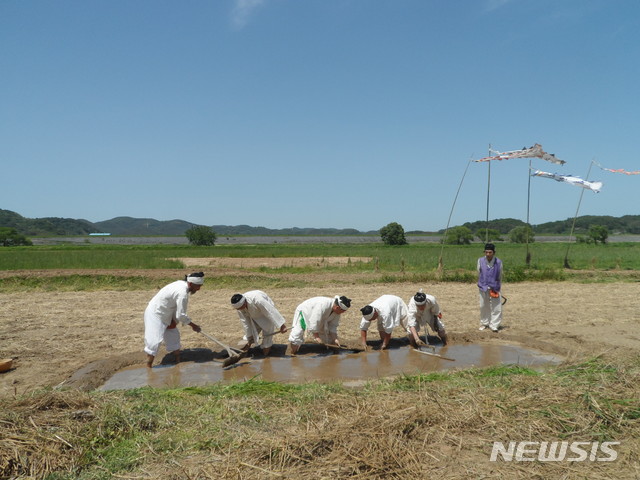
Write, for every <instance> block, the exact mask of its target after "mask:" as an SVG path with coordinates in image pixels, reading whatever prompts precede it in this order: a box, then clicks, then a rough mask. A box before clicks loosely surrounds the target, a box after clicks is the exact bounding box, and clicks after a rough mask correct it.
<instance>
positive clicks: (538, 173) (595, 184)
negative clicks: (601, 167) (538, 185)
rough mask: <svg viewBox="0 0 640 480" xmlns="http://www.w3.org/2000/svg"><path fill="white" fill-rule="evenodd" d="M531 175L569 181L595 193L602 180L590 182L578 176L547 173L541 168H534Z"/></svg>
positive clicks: (600, 186)
mask: <svg viewBox="0 0 640 480" xmlns="http://www.w3.org/2000/svg"><path fill="white" fill-rule="evenodd" d="M531 176H532V177H544V178H551V179H553V180H555V181H556V182H563V183H569V184H571V185H576V186H578V187H582V188H586V189H587V190H591V191H592V192H596V193H599V192H600V189H601V188H602V182H590V181H588V180H583V179H582V178H580V177H574V176H573V175H560V174H558V173H549V172H543V171H541V170H534V171H533V173H532V174H531Z"/></svg>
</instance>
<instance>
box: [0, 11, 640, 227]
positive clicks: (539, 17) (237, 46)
mask: <svg viewBox="0 0 640 480" xmlns="http://www.w3.org/2000/svg"><path fill="white" fill-rule="evenodd" d="M639 32H640V2H637V0H455V1H451V0H207V1H203V0H189V1H186V2H185V1H180V2H179V1H166V0H136V1H131V0H100V1H98V0H60V1H55V2H52V1H36V0H0V46H1V48H0V162H1V163H2V177H3V181H2V188H1V189H0V208H2V209H6V210H12V211H15V212H17V213H19V214H21V215H23V216H25V217H28V218H39V217H66V218H83V219H87V220H89V221H101V220H108V219H111V218H113V217H117V216H131V217H137V218H155V219H158V220H172V219H182V220H186V221H189V222H193V223H195V224H202V225H216V224H224V225H238V224H248V225H252V226H264V227H269V228H286V227H294V226H295V227H332V228H356V229H359V230H376V229H379V228H381V227H382V226H384V225H386V224H388V223H390V222H398V223H400V224H401V225H402V226H403V227H404V228H405V230H438V229H441V228H444V227H445V226H446V225H447V220H448V218H449V215H450V213H451V210H452V205H453V201H454V198H455V196H456V192H457V190H458V188H459V186H460V184H461V181H462V179H463V174H464V173H465V169H466V175H464V181H463V182H462V185H461V187H460V194H459V196H458V199H457V202H456V203H455V208H454V209H453V212H452V216H451V225H459V224H462V223H464V222H466V221H474V220H482V219H484V218H485V216H486V215H487V190H488V182H487V177H488V166H487V164H486V163H476V162H470V160H471V159H478V158H481V157H484V156H486V155H488V147H489V145H491V146H492V147H493V148H494V149H497V150H501V151H506V150H516V149H520V148H523V147H528V146H531V145H533V144H534V143H540V144H542V146H543V148H544V149H545V150H546V151H547V152H549V153H554V154H555V155H556V156H557V157H558V158H561V159H563V160H565V161H566V162H567V163H566V164H565V165H563V166H557V165H554V164H551V163H549V162H545V161H543V160H539V159H534V160H533V161H532V166H533V168H537V169H540V170H545V171H549V172H557V173H561V174H572V175H577V176H581V177H583V178H584V177H586V175H587V173H588V171H589V168H590V165H592V161H593V160H595V161H597V162H599V163H600V164H601V165H603V166H604V167H607V168H622V169H625V170H640V158H639V157H638V154H637V148H636V145H635V142H636V141H637V137H638V133H639V132H640V115H639V114H638V112H640V95H639V94H638V85H640V61H638V59H639V58H640V51H639V50H640V33H639ZM467 167H468V168H467ZM528 169H529V161H528V160H523V159H512V160H508V161H502V162H492V163H491V188H490V196H489V217H490V218H506V217H514V218H519V219H522V220H526V217H527V213H529V219H530V222H531V223H533V224H538V223H544V222H547V221H552V220H561V219H565V218H572V217H573V215H574V214H575V212H576V208H577V205H578V201H579V198H580V193H581V191H582V189H580V188H578V187H575V186H571V185H567V184H562V183H558V182H555V181H553V180H549V179H544V178H532V179H531V192H530V206H529V209H527V192H528V180H529V177H528ZM589 180H600V181H602V182H604V186H603V188H602V191H601V193H599V194H595V193H593V192H590V191H585V192H584V196H583V199H582V203H581V206H580V212H579V214H580V215H613V216H621V215H636V214H640V211H638V193H637V192H638V188H639V187H640V183H639V182H640V175H636V176H627V175H621V174H614V173H610V172H606V171H603V170H601V169H599V168H598V167H597V166H593V167H592V168H591V174H590V175H589ZM634 192H635V193H634Z"/></svg>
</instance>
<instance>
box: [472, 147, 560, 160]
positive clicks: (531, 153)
mask: <svg viewBox="0 0 640 480" xmlns="http://www.w3.org/2000/svg"><path fill="white" fill-rule="evenodd" d="M489 151H490V152H491V153H493V154H494V155H493V156H491V157H484V158H481V159H479V160H474V162H488V161H490V160H509V159H510V158H541V159H542V160H546V161H547V162H551V163H556V164H558V165H564V164H565V163H567V162H565V161H564V160H560V159H559V158H556V156H555V155H554V154H553V153H547V152H545V151H544V150H542V145H540V144H539V143H536V144H535V145H534V146H533V147H529V148H526V147H525V148H523V149H522V150H512V151H510V152H498V151H496V150H491V149H490V150H489Z"/></svg>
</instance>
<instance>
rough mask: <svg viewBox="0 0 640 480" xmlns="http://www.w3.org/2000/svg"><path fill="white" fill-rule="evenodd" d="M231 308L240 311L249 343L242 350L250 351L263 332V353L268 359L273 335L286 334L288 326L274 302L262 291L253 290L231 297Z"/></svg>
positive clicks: (245, 335) (245, 336) (245, 338)
mask: <svg viewBox="0 0 640 480" xmlns="http://www.w3.org/2000/svg"><path fill="white" fill-rule="evenodd" d="M231 306H232V307H233V308H235V309H236V310H237V311H238V317H239V318H240V322H242V327H243V328H244V338H243V340H245V341H246V342H247V343H246V344H245V345H244V347H242V350H249V348H250V347H251V345H252V344H254V343H256V342H257V341H258V335H259V334H260V332H262V344H261V347H262V353H263V354H264V356H265V357H266V356H267V355H269V352H270V351H271V346H272V345H273V335H274V334H275V333H277V332H278V331H279V332H280V333H285V332H286V331H287V326H286V325H285V321H284V318H283V317H282V315H281V314H280V312H279V311H278V309H277V308H276V306H275V304H274V303H273V300H271V298H270V297H269V295H267V294H266V293H264V292H263V291H261V290H251V291H250V292H247V293H245V294H244V295H243V294H240V293H236V294H235V295H234V296H232V297H231Z"/></svg>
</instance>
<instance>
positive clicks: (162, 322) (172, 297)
mask: <svg viewBox="0 0 640 480" xmlns="http://www.w3.org/2000/svg"><path fill="white" fill-rule="evenodd" d="M203 284H204V273H202V272H197V273H192V274H190V275H187V276H185V277H184V280H177V281H175V282H173V283H170V284H169V285H166V286H165V287H163V288H161V289H160V291H159V292H158V293H156V294H155V296H154V297H153V298H152V299H151V301H150V302H149V304H148V305H147V308H146V309H145V311H144V351H145V352H146V354H147V367H149V368H151V366H152V365H153V360H154V359H155V357H156V355H157V354H158V348H160V344H161V343H162V342H163V341H164V343H165V347H166V348H167V351H168V352H169V353H173V354H174V356H175V359H176V363H179V362H180V347H181V346H180V332H179V331H178V329H177V328H176V327H177V325H178V322H180V323H182V324H183V325H189V326H190V327H191V328H192V329H193V331H194V332H199V331H200V327H199V326H198V325H196V324H195V323H193V322H192V321H191V319H190V318H189V316H188V315H187V305H188V303H189V294H191V295H193V294H194V293H196V292H197V291H198V290H200V287H202V285H203Z"/></svg>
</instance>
